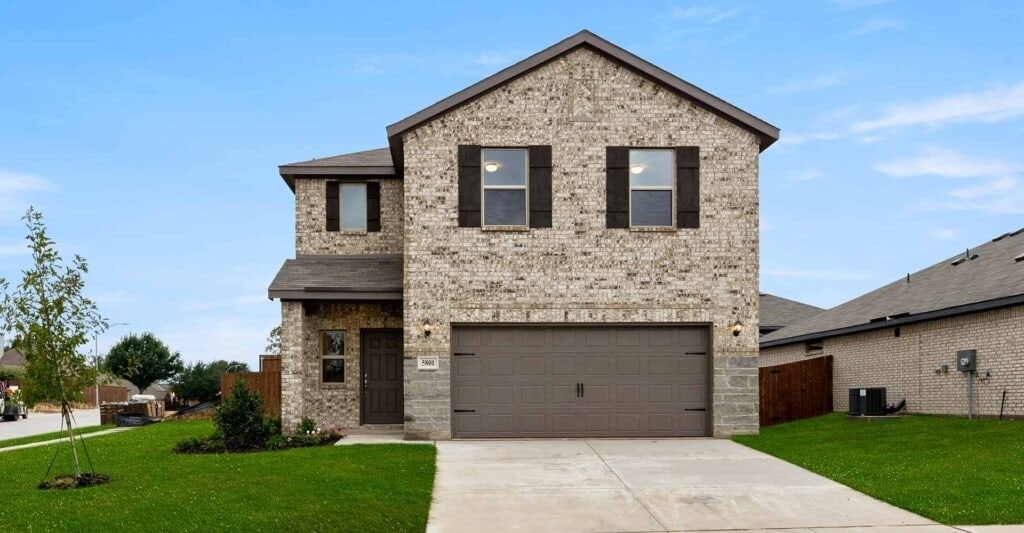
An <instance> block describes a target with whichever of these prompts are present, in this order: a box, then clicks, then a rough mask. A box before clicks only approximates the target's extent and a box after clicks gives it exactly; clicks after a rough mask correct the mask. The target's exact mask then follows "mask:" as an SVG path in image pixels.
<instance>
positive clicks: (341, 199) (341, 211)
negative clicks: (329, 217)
mask: <svg viewBox="0 0 1024 533" xmlns="http://www.w3.org/2000/svg"><path fill="white" fill-rule="evenodd" d="M346 185H347V186H352V185H357V186H359V187H360V188H362V189H363V211H364V213H363V219H362V220H363V226H362V227H359V228H346V227H345V192H344V191H345V186H346ZM366 189H367V187H366V182H354V181H341V182H338V229H339V230H341V231H362V232H365V231H366V229H367V226H368V225H367V221H366V217H367V216H368V211H369V207H370V206H369V199H368V198H367V196H366Z"/></svg>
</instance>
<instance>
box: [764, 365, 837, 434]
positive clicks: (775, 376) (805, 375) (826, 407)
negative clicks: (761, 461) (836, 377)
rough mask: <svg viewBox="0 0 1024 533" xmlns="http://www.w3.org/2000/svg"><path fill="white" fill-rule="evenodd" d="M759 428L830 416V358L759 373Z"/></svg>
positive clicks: (782, 366)
mask: <svg viewBox="0 0 1024 533" xmlns="http://www.w3.org/2000/svg"><path fill="white" fill-rule="evenodd" d="M759 378H760V385H761V425H762V426H770V425H772V424H781V423H783V422H790V421H793V420H800V419H802V418H810V417H812V416H818V415H824V414H827V413H831V412H832V356H831V355H829V356H826V357H815V358H814V359H807V360H806V361H797V362H796V363H787V364H784V365H776V366H766V367H761V368H760V369H759Z"/></svg>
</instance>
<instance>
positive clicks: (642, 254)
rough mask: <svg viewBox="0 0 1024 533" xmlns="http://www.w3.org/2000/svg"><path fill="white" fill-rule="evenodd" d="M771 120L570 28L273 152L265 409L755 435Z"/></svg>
mask: <svg viewBox="0 0 1024 533" xmlns="http://www.w3.org/2000/svg"><path fill="white" fill-rule="evenodd" d="M778 133H779V131H778V129H777V128H775V127H773V126H771V125H770V124H767V123H765V122H764V121H762V120H760V119H758V118H756V117H754V116H752V115H750V114H748V113H746V112H744V111H742V110H740V109H738V108H736V107H734V106H732V105H731V104H729V103H726V102H724V101H722V100H720V99H718V98H716V97H715V96H713V95H711V94H709V93H707V92H705V91H703V90H701V89H699V88H697V87H694V86H693V85H690V84H689V83H687V82H685V81H683V80H681V79H679V78H677V77H676V76H674V75H672V74H670V73H668V72H666V71H664V70H662V69H660V68H658V67H656V66H654V65H652V64H650V63H648V62H646V61H644V60H643V59H640V58H639V57H637V56H635V55H633V54H631V53H629V52H627V51H625V50H623V49H621V48H619V47H617V46H615V45H613V44H611V43H609V42H607V41H605V40H603V39H601V38H600V37H597V36H596V35H594V34H592V33H589V32H586V31H584V32H580V33H578V34H576V35H574V36H572V37H570V38H568V39H566V40H564V41H561V42H559V43H557V44H555V45H554V46H552V47H550V48H547V49H545V50H542V51H541V52H539V53H537V54H535V55H533V56H530V57H529V58H527V59H526V60H524V61H522V62H520V63H517V64H515V65H513V66H511V67H509V68H507V69H505V70H502V71H501V72H499V73H497V74H495V75H493V76H491V77H489V78H486V79H484V80H482V81H480V82H478V83H476V84H474V85H472V86H470V87H468V88H467V89H465V90H463V91H460V92H458V93H456V94H454V95H452V96H449V97H448V98H445V99H443V100H441V101H440V102H438V103H436V104H434V105H432V106H430V107H428V108H426V109H423V110H422V111H419V112H417V113H415V114H413V115H412V116H410V117H408V118H406V119H404V120H401V121H399V122H397V123H395V124H393V125H391V126H389V127H388V128H387V134H388V147H387V148H381V149H377V150H369V151H364V152H357V153H354V154H346V155H341V156H336V157H329V158H324V159H315V160H312V161H306V162H301V163H294V164H289V165H283V166H281V167H280V173H281V176H282V177H283V178H284V180H285V182H286V183H287V185H288V187H289V188H290V189H291V190H292V191H293V192H294V193H295V212H296V221H295V224H296V226H295V229H296V238H295V242H296V258H295V259H289V260H287V261H286V262H285V263H284V265H283V266H282V268H281V270H280V272H279V273H278V274H277V276H276V277H275V279H274V281H273V282H272V283H271V285H270V289H269V296H270V297H271V298H277V299H280V300H281V311H282V325H283V331H282V335H281V339H282V344H281V365H282V369H281V372H282V402H283V407H282V418H283V423H284V425H285V427H286V428H292V427H294V426H295V425H296V424H297V423H298V422H299V420H300V419H301V418H302V417H310V418H313V419H314V420H315V421H316V422H317V423H320V424H340V425H342V426H345V427H356V426H360V425H392V424H394V425H398V426H399V427H404V431H405V434H406V437H407V438H438V439H447V438H451V437H527V436H537V437H548V436H551V437H573V436H685V435H716V436H725V435H730V434H734V433H753V432H756V431H757V430H758V416H757V408H758V394H757V340H758V334H757V328H756V327H755V326H756V324H757V320H758V317H757V306H758V292H757V287H758V271H757V269H758V157H759V154H760V152H761V151H762V150H764V149H765V148H767V147H768V146H769V145H771V144H772V143H773V142H774V141H775V140H776V139H777V138H778Z"/></svg>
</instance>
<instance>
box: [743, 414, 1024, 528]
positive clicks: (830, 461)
mask: <svg viewBox="0 0 1024 533" xmlns="http://www.w3.org/2000/svg"><path fill="white" fill-rule="evenodd" d="M734 440H735V441H736V442H739V443H741V444H745V445H747V446H750V447H751V448H755V449H758V450H761V451H763V452H765V453H768V454H771V455H774V456H776V457H779V458H781V459H785V460H786V461H789V462H791V463H793V464H796V465H799V466H802V467H804V468H806V469H808V470H811V471H813V472H817V473H818V474H821V475H823V476H826V477H829V478H831V479H834V480H836V481H838V482H840V483H842V484H844V485H847V486H849V487H852V488H854V489H857V490H859V491H861V492H864V493H865V494H868V495H870V496H873V497H875V498H878V499H880V500H883V501H886V502H889V503H891V504H893V505H896V506H898V507H902V508H904V509H906V510H908V511H911V512H914V513H917V514H919V515H921V516H924V517H927V518H930V519H932V520H935V521H937V522H942V523H944V524H951V525H953V524H965V525H966V524H974V525H982V524H1020V523H1024V505H1022V503H1021V502H1024V422H1020V421H998V420H974V421H969V420H967V419H964V418H953V417H939V416H923V415H917V416H908V417H903V418H900V419H898V420H882V421H867V420H848V419H847V418H846V415H844V414H840V413H834V414H830V415H826V416H821V417H817V418H811V419H807V420H801V421H798V422H790V423H788V424H780V425H777V426H770V427H766V428H762V429H761V434H760V435H744V436H737V437H734Z"/></svg>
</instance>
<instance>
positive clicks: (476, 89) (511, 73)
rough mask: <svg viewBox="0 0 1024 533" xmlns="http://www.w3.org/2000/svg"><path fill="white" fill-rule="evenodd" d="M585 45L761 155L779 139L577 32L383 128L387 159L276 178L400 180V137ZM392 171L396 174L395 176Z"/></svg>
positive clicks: (325, 165) (318, 164) (290, 169)
mask: <svg viewBox="0 0 1024 533" xmlns="http://www.w3.org/2000/svg"><path fill="white" fill-rule="evenodd" d="M581 46H586V47H588V48H590V49H592V50H594V51H596V52H598V53H600V54H602V55H604V56H605V57H607V58H609V59H611V60H613V61H616V62H618V63H620V64H622V65H624V66H626V67H627V68H629V69H631V70H633V71H634V72H636V73H638V74H640V75H642V76H645V77H646V78H648V79H650V80H652V81H655V82H657V83H660V84H661V85H662V86H664V87H666V88H668V89H670V90H673V91H675V92H677V93H679V94H681V95H683V96H686V97H688V98H690V99H692V100H693V101H695V102H697V103H698V104H699V105H702V106H704V107H705V108H707V109H709V110H710V111H712V112H714V113H717V114H718V115H720V116H722V117H724V118H726V119H727V120H729V121H731V122H733V123H735V124H737V125H739V126H740V127H743V128H745V129H747V130H749V131H751V132H753V133H754V134H755V135H757V137H758V138H759V139H760V141H761V143H760V144H761V150H762V151H764V150H765V149H766V148H768V147H769V146H771V144H772V143H774V142H775V141H777V140H779V128H777V127H775V126H773V125H771V124H769V123H767V122H765V121H764V120H761V119H760V118H757V117H755V116H754V115H751V114H750V113H747V112H746V111H743V110H742V109H740V108H738V107H736V106H734V105H732V104H730V103H728V102H726V101H725V100H722V99H721V98H719V97H717V96H715V95H713V94H711V93H709V92H707V91H705V90H703V89H701V88H700V87H697V86H695V85H693V84H691V83H689V82H687V81H685V80H683V79H682V78H679V77H678V76H676V75H675V74H672V73H671V72H668V71H666V70H664V69H662V68H660V67H658V66H656V65H654V64H652V63H650V62H648V61H646V60H645V59H642V58H641V57H639V56H637V55H635V54H633V53H632V52H629V51H627V50H625V49H623V48H620V47H618V46H616V45H614V44H612V43H610V42H608V41H606V40H605V39H603V38H601V37H599V36H598V35H595V34H594V33H592V32H590V31H587V30H582V31H580V32H578V33H576V34H575V35H572V36H570V37H568V38H566V39H563V40H561V41H559V42H557V43H555V44H553V45H551V46H549V47H547V48H545V49H543V50H541V51H540V52H537V53H536V54H533V55H532V56H530V57H527V58H526V59H524V60H522V61H520V62H518V63H516V64H514V65H512V66H510V67H508V68H505V69H503V70H501V71H499V72H497V73H495V74H493V75H491V76H489V77H487V78H484V79H483V80H480V81H478V82H477V83H474V84H473V85H470V86H469V87H466V88H465V89H463V90H461V91H459V92H457V93H455V94H453V95H451V96H449V97H447V98H445V99H443V100H441V101H439V102H437V103H435V104H433V105H431V106H429V107H426V108H424V109H422V110H420V111H417V112H416V113H413V114H412V115H410V116H408V117H406V118H404V119H402V120H400V121H398V122H396V123H394V124H392V125H390V126H388V127H387V134H388V145H389V150H390V155H391V157H389V158H387V159H385V158H384V157H383V156H382V155H381V154H379V153H378V152H380V151H381V150H383V149H378V150H369V151H366V152H356V153H352V154H344V155H339V156H334V157H326V158H323V159H314V160H311V161H302V162H299V163H292V164H288V165H281V167H280V172H281V176H282V177H283V178H284V179H285V181H286V182H287V183H288V186H289V187H291V188H292V190H294V189H295V185H294V179H295V177H296V176H301V175H325V174H326V175H331V174H342V175H344V174H349V175H360V174H361V175H374V174H376V175H399V174H401V168H402V163H403V161H402V157H403V152H402V134H403V133H405V132H406V131H409V130H410V129H412V128H415V127H417V126H419V125H421V124H423V123H425V122H429V121H430V120H433V119H434V118H436V117H438V116H439V115H442V114H444V113H446V112H448V111H450V110H452V109H454V108H456V107H458V106H460V105H462V104H465V103H467V102H469V101H471V100H473V99H475V98H478V97H480V96H482V95H484V94H486V93H488V92H490V91H492V90H494V89H496V88H498V87H501V86H502V85H504V84H506V83H508V82H510V81H512V80H514V79H516V78H518V77H520V76H523V75H525V74H527V73H529V72H531V71H533V70H535V69H537V68H539V67H541V66H543V65H545V64H546V63H548V62H549V61H552V60H554V59H557V58H558V57H560V56H562V55H563V54H566V53H568V52H571V51H572V50H575V49H576V48H579V47H581ZM396 168H397V169H398V172H397V173H396Z"/></svg>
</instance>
